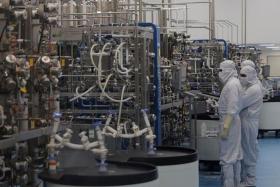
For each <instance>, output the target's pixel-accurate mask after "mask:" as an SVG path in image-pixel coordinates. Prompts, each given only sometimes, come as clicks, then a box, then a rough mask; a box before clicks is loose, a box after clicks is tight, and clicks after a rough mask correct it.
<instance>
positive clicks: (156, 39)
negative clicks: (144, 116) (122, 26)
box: [138, 23, 161, 145]
mask: <svg viewBox="0 0 280 187" xmlns="http://www.w3.org/2000/svg"><path fill="white" fill-rule="evenodd" d="M138 25H139V26H140V27H151V28H152V29H153V48H154V53H155V56H154V68H153V69H154V85H155V87H156V89H155V96H154V110H155V116H156V120H155V133H156V144H157V145H160V144H161V112H160V108H161V86H160V84H161V82H160V80H161V78H160V62H159V60H160V54H159V50H160V35H159V34H160V31H159V28H158V27H157V26H156V25H155V24H153V23H139V24H138Z"/></svg>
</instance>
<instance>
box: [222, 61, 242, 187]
mask: <svg viewBox="0 0 280 187" xmlns="http://www.w3.org/2000/svg"><path fill="white" fill-rule="evenodd" d="M237 76H238V74H237V70H236V67H235V63H234V62H233V61H230V60H226V61H224V62H222V63H221V64H220V72H219V79H220V81H221V83H222V84H223V85H224V86H223V90H222V92H221V95H220V99H219V115H220V122H221V123H220V136H221V139H220V153H219V156H220V165H221V168H222V182H223V187H239V185H240V173H241V165H240V161H241V160H242V148H241V122H240V117H239V113H240V110H241V105H242V104H241V99H242V96H241V95H242V87H241V84H240V82H239V80H238V78H237Z"/></svg>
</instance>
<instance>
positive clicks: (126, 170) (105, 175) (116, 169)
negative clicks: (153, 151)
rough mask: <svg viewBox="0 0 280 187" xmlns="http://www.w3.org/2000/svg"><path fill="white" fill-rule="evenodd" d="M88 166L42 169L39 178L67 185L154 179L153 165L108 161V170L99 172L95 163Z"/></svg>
mask: <svg viewBox="0 0 280 187" xmlns="http://www.w3.org/2000/svg"><path fill="white" fill-rule="evenodd" d="M89 165H90V166H88V167H70V168H64V169H61V170H59V171H57V172H56V173H50V172H48V171H44V172H42V173H41V174H39V178H40V179H42V180H43V181H45V182H49V183H53V184H60V185H69V186H122V185H134V184H141V183H147V182H151V181H154V180H156V179H157V178H158V172H157V169H156V167H155V166H152V165H148V164H143V163H133V162H129V163H128V162H108V171H107V172H99V171H98V167H97V166H96V164H95V163H93V164H89Z"/></svg>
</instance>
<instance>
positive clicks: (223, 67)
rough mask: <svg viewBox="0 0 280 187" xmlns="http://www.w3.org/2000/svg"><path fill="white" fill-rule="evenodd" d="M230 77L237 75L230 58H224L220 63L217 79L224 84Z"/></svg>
mask: <svg viewBox="0 0 280 187" xmlns="http://www.w3.org/2000/svg"><path fill="white" fill-rule="evenodd" d="M231 77H237V71H236V67H235V63H234V62H233V61H231V60H225V61H223V62H222V63H221V64H220V72H219V79H220V81H221V82H222V83H223V84H225V83H226V82H227V81H228V80H229V79H230V78H231Z"/></svg>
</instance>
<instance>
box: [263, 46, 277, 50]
mask: <svg viewBox="0 0 280 187" xmlns="http://www.w3.org/2000/svg"><path fill="white" fill-rule="evenodd" d="M266 48H267V49H280V47H279V46H271V47H266Z"/></svg>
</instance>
